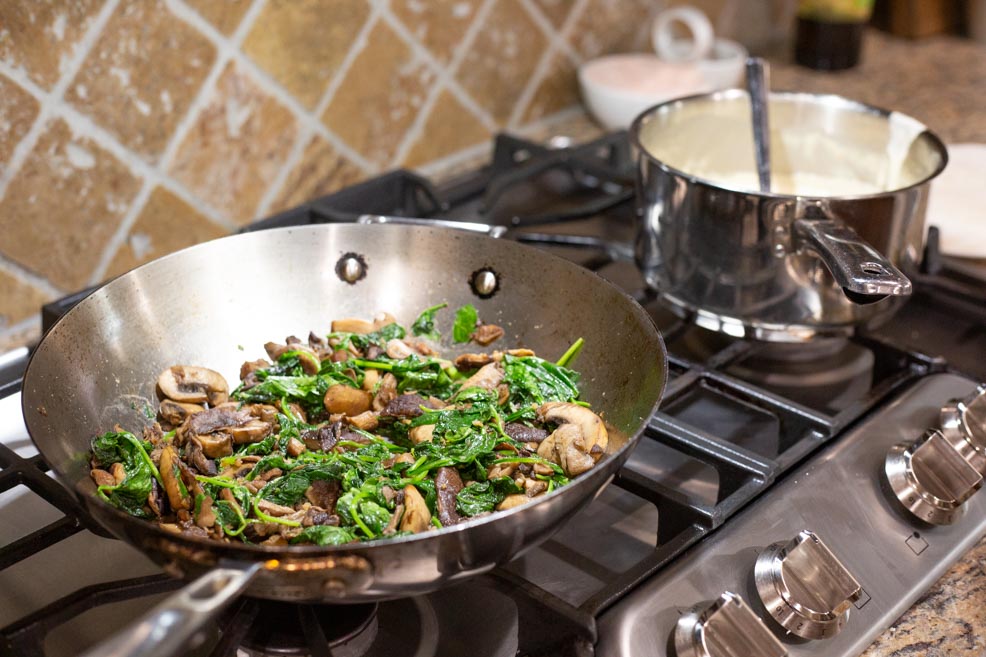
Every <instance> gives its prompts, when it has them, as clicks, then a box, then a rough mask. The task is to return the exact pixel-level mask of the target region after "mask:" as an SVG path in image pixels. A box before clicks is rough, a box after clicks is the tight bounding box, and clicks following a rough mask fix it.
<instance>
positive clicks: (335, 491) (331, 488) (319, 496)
mask: <svg viewBox="0 0 986 657" xmlns="http://www.w3.org/2000/svg"><path fill="white" fill-rule="evenodd" d="M305 499H307V500H308V501H309V502H311V503H312V504H314V505H315V506H317V507H319V508H321V509H325V510H326V511H327V512H329V513H332V512H333V511H335V508H336V502H337V501H338V499H339V482H338V481H333V480H323V479H316V480H315V481H313V482H312V485H311V486H309V487H308V490H306V491H305Z"/></svg>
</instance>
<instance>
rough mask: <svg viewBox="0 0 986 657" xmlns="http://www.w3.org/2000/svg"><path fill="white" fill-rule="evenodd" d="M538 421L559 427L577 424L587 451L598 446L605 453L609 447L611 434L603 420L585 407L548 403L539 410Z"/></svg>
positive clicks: (566, 403)
mask: <svg viewBox="0 0 986 657" xmlns="http://www.w3.org/2000/svg"><path fill="white" fill-rule="evenodd" d="M537 416H538V419H539V420H541V421H542V422H552V423H554V424H557V425H563V424H575V425H578V426H579V427H581V429H582V438H583V440H584V441H585V449H586V451H587V452H588V451H590V450H592V448H593V447H595V446H596V445H598V446H599V447H600V448H601V449H602V450H603V452H605V451H606V447H607V446H608V445H609V432H608V431H606V425H605V424H603V421H602V418H600V417H599V416H598V415H596V414H595V413H593V412H592V411H590V410H589V409H588V408H586V407H585V406H579V405H578V404H570V403H568V402H548V403H547V404H542V405H541V406H540V407H539V408H538V409H537Z"/></svg>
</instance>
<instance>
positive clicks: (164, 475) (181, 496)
mask: <svg viewBox="0 0 986 657" xmlns="http://www.w3.org/2000/svg"><path fill="white" fill-rule="evenodd" d="M179 462H180V461H179V459H178V452H176V451H175V448H174V447H172V446H171V445H167V446H166V447H165V448H164V449H162V450H161V466H160V471H161V481H162V482H164V492H165V493H167V494H168V502H169V503H170V504H171V508H172V509H174V510H175V511H178V510H180V509H186V510H187V509H190V508H191V507H192V504H191V498H190V496H189V495H188V492H187V490H186V491H185V492H184V493H183V492H182V490H183V489H184V485H183V484H182V483H181V472H180V470H179V469H178V468H179Z"/></svg>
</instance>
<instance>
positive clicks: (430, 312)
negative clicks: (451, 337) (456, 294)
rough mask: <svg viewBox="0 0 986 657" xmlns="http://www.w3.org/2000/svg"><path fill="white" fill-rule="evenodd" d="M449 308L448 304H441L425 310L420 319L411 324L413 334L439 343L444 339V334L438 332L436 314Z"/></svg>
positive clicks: (419, 316)
mask: <svg viewBox="0 0 986 657" xmlns="http://www.w3.org/2000/svg"><path fill="white" fill-rule="evenodd" d="M446 306H448V304H447V303H440V304H438V305H437V306H432V307H431V308H428V309H426V310H424V311H423V312H422V313H421V314H420V315H418V318H417V319H416V320H414V323H413V324H411V333H413V334H414V335H417V336H420V337H422V338H428V339H429V340H434V341H435V342H438V341H439V340H441V338H442V334H441V333H439V332H438V329H437V328H435V313H437V312H438V311H439V310H441V309H442V308H445V307H446Z"/></svg>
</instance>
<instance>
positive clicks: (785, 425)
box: [0, 134, 986, 657]
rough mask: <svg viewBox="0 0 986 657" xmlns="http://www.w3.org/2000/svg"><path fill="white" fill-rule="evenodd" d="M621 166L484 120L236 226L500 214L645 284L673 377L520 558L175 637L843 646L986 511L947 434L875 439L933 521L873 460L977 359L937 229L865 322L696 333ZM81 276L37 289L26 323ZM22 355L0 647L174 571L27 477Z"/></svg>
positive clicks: (494, 650) (977, 289)
mask: <svg viewBox="0 0 986 657" xmlns="http://www.w3.org/2000/svg"><path fill="white" fill-rule="evenodd" d="M632 176H633V166H632V162H631V161H630V158H629V153H628V149H627V144H626V140H625V136H624V135H621V134H616V135H612V136H609V137H607V138H604V139H602V140H600V141H598V142H595V143H592V144H589V145H585V146H581V147H577V148H572V149H567V150H551V149H546V148H543V147H540V146H537V145H534V144H530V143H526V142H523V141H519V140H516V139H513V138H511V137H507V136H500V137H498V138H497V142H496V150H495V155H494V158H493V162H492V163H491V164H490V166H488V167H485V168H484V169H482V170H481V171H478V172H474V173H473V174H471V175H469V176H465V177H463V178H461V179H458V180H455V181H452V182H450V183H447V184H444V185H442V186H440V187H437V188H436V187H434V186H432V185H431V184H429V183H428V182H427V181H425V180H423V179H421V178H419V177H417V176H415V175H413V174H410V173H408V172H394V173H392V174H387V175H385V176H382V177H380V178H379V179H375V180H372V181H369V182H367V183H363V184H361V185H357V186H355V187H352V188H349V189H346V190H343V191H341V192H338V193H336V194H333V195H332V196H329V197H325V198H322V199H318V200H316V201H313V202H311V203H310V204H307V205H305V206H302V207H300V208H297V209H295V210H292V211H289V212H286V213H284V214H282V215H278V216H276V217H273V218H271V219H269V220H267V221H265V222H260V224H258V225H256V226H253V227H251V229H263V228H266V227H272V226H279V225H297V224H304V223H312V222H334V221H352V220H353V219H354V218H355V217H356V216H358V215H360V214H364V213H371V214H401V215H405V216H418V217H421V216H428V217H442V218H451V219H468V220H470V221H476V220H477V219H478V220H481V221H487V222H489V223H495V224H500V225H504V226H507V227H508V235H507V237H508V238H513V239H518V240H521V241H524V242H528V243H532V244H535V245H537V246H540V247H542V248H548V249H551V250H552V251H553V252H556V253H560V254H562V255H564V256H566V257H569V258H571V259H573V260H575V261H577V262H579V263H581V264H583V265H585V266H587V267H590V268H592V269H594V270H596V271H597V272H599V273H600V274H601V275H603V276H604V277H607V278H608V279H610V280H611V281H613V282H614V283H616V284H617V285H620V286H621V287H623V288H624V289H625V290H627V292H628V293H630V294H632V295H634V296H635V297H636V298H637V299H638V300H639V301H641V303H643V304H644V305H645V307H646V308H647V309H648V310H649V311H650V312H651V314H652V316H653V317H654V319H655V321H656V322H657V324H658V326H659V327H660V328H661V329H662V332H663V334H664V337H665V340H666V342H667V344H668V347H669V351H670V369H671V380H670V382H669V386H668V390H667V394H666V397H665V401H664V403H663V405H662V410H661V412H660V413H658V414H657V415H655V416H654V417H653V418H652V419H651V421H650V423H649V427H648V429H647V432H646V434H645V436H644V438H643V439H642V440H641V441H640V443H639V446H638V448H637V449H636V451H635V453H634V454H633V456H632V457H631V459H630V461H629V462H628V464H627V466H626V467H625V468H624V469H623V470H622V471H621V473H620V475H619V476H618V477H617V479H616V480H614V482H613V485H610V486H608V487H607V488H606V489H604V490H603V491H602V493H601V494H600V495H599V496H598V497H597V498H596V499H595V500H594V501H593V502H592V503H591V504H590V506H589V507H588V508H587V509H586V510H584V511H583V512H582V513H580V514H579V515H578V516H576V517H575V518H573V519H572V520H571V521H570V522H569V523H568V524H567V525H566V526H565V527H564V528H563V529H562V530H561V531H559V532H558V534H556V535H555V536H554V537H552V538H551V539H549V540H548V541H547V542H545V543H544V544H542V545H540V546H538V547H537V548H535V549H533V550H532V551H531V552H529V553H528V554H526V555H525V556H523V557H522V558H520V559H517V560H516V561H514V562H512V563H510V564H509V565H507V566H505V567H503V568H500V569H497V570H495V571H493V572H492V573H490V574H488V575H484V576H481V577H479V578H475V579H473V580H470V581H467V582H465V583H463V584H460V585H458V586H456V587H453V588H451V589H446V590H443V591H439V592H436V593H434V594H432V595H429V596H424V597H420V598H414V599H406V600H398V601H393V602H386V603H381V604H380V605H378V606H363V607H347V608H338V607H321V606H304V605H297V606H296V605H272V604H270V603H264V602H261V601H256V600H249V599H243V600H241V601H239V602H238V603H236V604H234V605H233V607H232V608H230V609H229V610H228V611H227V612H226V613H225V614H224V615H223V616H222V618H221V619H220V620H219V622H218V623H217V624H216V626H215V627H212V628H211V629H210V630H209V631H208V632H207V634H206V636H204V637H202V642H201V645H199V646H197V648H196V650H195V651H194V652H190V653H189V654H201V655H244V656H247V655H260V654H285V655H286V654H311V655H336V656H337V657H338V656H339V655H382V654H387V655H462V654H470V655H479V656H483V655H513V654H522V655H591V654H598V655H630V656H635V655H647V656H653V655H668V654H673V646H674V644H675V641H676V640H677V642H678V644H679V650H678V654H679V657H685V655H706V654H709V655H748V654H762V655H782V654H784V653H785V651H786V652H787V653H788V654H792V655H809V654H817V655H837V656H842V655H845V656H848V655H855V654H858V653H859V652H860V651H861V650H863V649H864V648H865V646H866V645H867V644H868V643H869V642H870V641H872V639H873V638H874V637H875V636H877V635H878V634H880V633H881V632H882V631H883V630H884V629H885V628H886V627H887V626H888V625H889V624H890V623H891V622H892V621H893V619H894V618H896V617H897V616H898V615H899V614H900V613H901V612H902V611H903V610H904V609H906V608H907V607H908V606H909V605H910V604H911V603H912V602H913V601H914V600H915V599H917V598H918V597H919V596H920V595H921V594H922V593H923V592H924V591H925V590H926V589H927V588H928V587H929V586H930V584H931V583H932V582H933V581H934V580H935V578H936V577H938V576H939V575H940V574H941V573H942V572H943V571H944V570H945V569H946V568H947V566H948V565H949V564H950V563H951V562H953V561H954V560H955V559H957V558H958V557H959V555H961V554H962V553H963V552H964V551H965V550H966V549H968V548H969V547H970V546H971V545H972V543H973V542H974V541H975V540H976V539H977V538H979V537H980V536H981V535H982V534H983V532H984V530H986V499H983V498H982V497H981V496H978V495H977V496H973V497H972V498H971V499H970V500H969V501H968V502H966V503H965V504H964V505H959V504H958V503H957V502H958V501H961V499H962V498H963V497H964V496H965V495H967V494H969V493H970V491H974V490H975V489H976V487H977V486H978V484H979V483H981V478H979V475H978V473H976V472H972V471H969V469H968V468H965V467H964V466H963V464H964V463H965V461H964V460H962V459H959V460H958V461H956V460H955V458H953V456H952V455H951V452H952V451H954V450H952V449H951V445H952V443H949V442H947V441H946V440H945V438H944V437H943V436H942V435H938V434H934V435H930V436H929V437H927V439H926V440H924V441H923V442H920V443H919V444H918V445H917V446H911V447H910V448H909V449H908V450H907V451H905V450H904V449H903V448H901V449H898V450H897V452H895V456H894V457H893V459H896V460H893V459H892V461H893V463H894V464H896V465H895V466H894V467H895V468H897V469H896V470H894V472H896V473H897V474H896V475H895V476H896V477H897V478H896V479H895V481H896V484H895V485H896V486H897V488H898V489H900V490H901V491H903V492H902V493H901V495H902V496H903V497H904V499H905V500H909V504H910V505H911V506H912V508H914V509H915V510H916V511H917V512H918V513H921V514H924V513H926V512H927V513H932V515H933V516H934V518H935V519H940V517H945V516H954V517H955V521H954V523H953V524H951V525H943V526H937V525H931V524H927V523H925V522H923V521H920V520H918V519H917V518H916V517H915V516H914V515H913V514H912V513H911V512H910V511H908V510H906V509H905V508H904V506H903V505H902V504H901V503H900V502H898V501H897V500H896V499H895V493H894V492H893V490H891V485H890V484H889V483H888V481H887V477H886V475H885V474H884V470H885V462H886V457H887V454H888V452H889V451H890V450H891V449H892V448H893V447H894V445H896V444H897V443H901V442H907V443H913V442H914V441H917V440H918V439H919V438H921V437H922V435H923V434H924V433H925V430H926V429H928V428H933V427H937V426H938V422H939V420H938V414H939V410H940V408H941V406H942V405H944V404H946V403H947V402H949V401H950V400H952V399H954V398H957V397H963V396H964V395H966V394H968V393H970V391H972V390H974V389H975V387H976V381H977V380H983V379H984V378H986V361H984V360H983V359H982V358H981V355H982V354H983V353H986V309H984V307H983V306H984V304H983V301H984V300H986V284H984V283H983V282H982V281H981V280H980V279H978V278H977V277H976V276H975V275H969V273H967V272H963V271H959V270H958V269H957V268H955V267H953V263H950V262H949V261H948V260H947V259H943V258H941V257H940V256H939V255H938V254H937V252H936V251H935V249H934V245H935V240H934V233H932V235H931V238H930V239H929V245H930V248H929V252H928V254H927V257H926V267H927V271H925V272H924V273H922V274H920V275H919V276H917V278H916V281H915V283H916V294H915V297H914V299H913V300H912V301H911V302H910V303H909V304H908V305H907V306H906V307H905V308H904V311H903V312H902V313H901V315H900V316H899V318H898V319H896V320H894V321H893V322H891V324H890V325H888V327H886V328H884V329H881V330H880V331H877V332H871V333H865V332H864V333H860V334H859V335H857V336H855V337H853V338H851V339H849V340H842V341H828V342H824V343H819V344H814V345H811V346H810V347H800V348H795V349H790V348H784V347H777V346H776V345H765V344H755V343H749V342H743V341H739V340H736V339H734V338H731V337H729V336H725V335H720V334H715V333H710V332H709V331H706V330H704V329H701V328H697V327H695V326H693V325H692V324H691V323H690V322H689V321H688V318H678V317H675V316H673V315H671V314H670V313H669V312H668V311H667V310H666V309H664V308H662V307H661V306H660V305H659V303H658V302H657V301H656V300H655V299H654V297H653V295H651V294H650V293H648V292H647V291H646V290H645V289H644V284H643V279H642V277H641V276H640V275H639V273H638V271H637V269H636V268H635V266H634V264H633V240H634V237H635V234H636V227H635V213H634V207H633V200H632V199H633V185H632ZM84 294H85V293H80V294H79V295H74V296H73V297H69V298H67V299H65V300H62V301H60V302H57V303H54V304H50V305H49V306H47V307H46V308H45V310H44V315H45V321H46V324H48V325H50V323H51V321H53V320H54V319H55V318H57V316H59V315H60V314H61V313H62V312H64V311H65V310H66V309H67V308H68V307H70V306H71V305H72V304H73V303H74V302H76V301H78V299H79V298H81V296H84ZM973 355H978V357H976V358H973V357H972V356H973ZM26 358H27V351H26V350H24V351H22V352H17V353H12V354H8V355H7V356H6V357H5V358H2V359H0V628H2V629H0V654H11V655H42V654H46V655H72V654H77V653H78V652H80V650H81V649H83V648H84V647H85V646H88V645H91V644H93V643H94V642H96V641H97V640H99V639H100V638H105V637H106V636H108V635H110V634H112V633H114V632H116V631H117V630H118V629H119V628H121V627H122V626H124V625H125V624H126V623H128V622H129V621H131V620H133V619H134V618H136V617H137V616H138V615H139V614H140V613H142V612H143V611H144V610H146V609H148V608H149V607H150V606H152V605H153V604H154V603H155V602H156V601H157V600H159V599H160V598H161V596H162V595H164V594H166V593H168V592H170V591H173V590H175V589H176V588H177V587H178V586H180V582H177V581H175V580H172V579H170V578H169V577H168V576H167V575H164V574H162V573H161V571H160V570H159V569H158V568H157V567H156V566H155V565H153V564H151V563H150V562H149V561H148V560H147V559H146V558H144V557H143V556H142V555H141V554H139V553H138V552H136V551H135V550H133V549H131V548H129V547H128V546H127V545H125V544H123V543H122V542H119V541H116V540H112V539H110V538H107V537H104V536H102V535H100V530H99V528H98V527H92V526H90V525H89V521H88V520H87V519H86V518H84V517H81V516H80V515H79V513H78V511H77V509H76V507H75V504H74V502H73V500H72V499H71V497H70V496H69V495H68V494H66V493H65V491H64V490H62V489H61V488H60V487H59V486H57V485H56V484H55V483H54V482H53V481H52V480H51V478H50V477H48V476H47V475H46V474H45V472H46V466H45V465H44V464H43V462H41V461H40V459H39V458H38V457H37V456H36V452H35V451H34V450H33V447H32V446H31V444H30V441H29V439H28V436H27V433H26V430H25V429H24V425H23V421H22V419H21V416H20V399H19V397H20V396H19V394H18V392H17V391H18V389H19V381H20V374H21V372H22V371H23V367H24V364H25V362H26ZM953 438H954V436H953ZM953 443H954V440H953ZM950 450H951V451H950ZM915 473H916V474H915ZM915 476H916V477H917V481H918V483H917V484H914V483H913V482H914V477H915ZM908 477H911V479H908ZM929 490H930V491H932V492H936V493H937V494H938V498H948V497H949V496H951V497H952V498H954V501H956V504H952V505H951V506H950V505H949V504H947V502H948V500H947V499H937V501H935V498H928V497H927V493H928V491H929ZM908 495H910V496H911V497H908ZM928 499H931V500H932V502H931V503H930V504H931V507H928V506H927V505H928V503H927V500H928ZM914 500H917V501H914ZM936 504H937V506H935V505H936ZM922 505H923V506H922ZM932 507H933V508H932ZM929 508H930V509H931V510H930V511H928V509H929ZM963 509H964V514H962V513H961V511H962V510H963ZM935 514H937V515H935ZM727 592H728V594H727ZM763 600H767V601H768V604H769V608H768V607H765V606H764V602H763ZM757 618H760V619H763V621H762V623H761V621H758V620H757ZM785 628H786V629H785ZM675 632H677V634H675ZM673 635H674V636H675V637H676V639H674V638H672V636H673ZM804 636H810V637H824V638H801V637H804Z"/></svg>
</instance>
